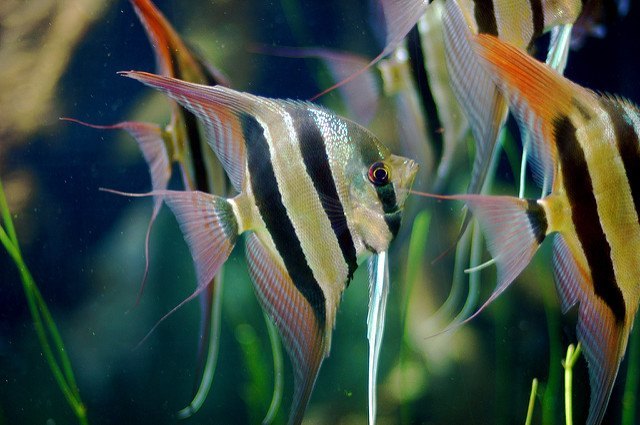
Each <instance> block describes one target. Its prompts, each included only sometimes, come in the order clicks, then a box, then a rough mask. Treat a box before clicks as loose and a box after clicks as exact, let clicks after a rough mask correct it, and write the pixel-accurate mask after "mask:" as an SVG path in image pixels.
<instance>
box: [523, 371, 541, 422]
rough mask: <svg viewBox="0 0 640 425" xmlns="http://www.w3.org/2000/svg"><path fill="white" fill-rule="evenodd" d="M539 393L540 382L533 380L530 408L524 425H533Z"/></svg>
mask: <svg viewBox="0 0 640 425" xmlns="http://www.w3.org/2000/svg"><path fill="white" fill-rule="evenodd" d="M537 392H538V380H537V379H536V378H533V382H531V394H530V395H529V407H528V408H527V419H526V420H525V422H524V425H531V420H532V419H533V407H534V404H535V402H536V393H537Z"/></svg>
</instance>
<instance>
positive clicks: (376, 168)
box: [369, 162, 389, 186]
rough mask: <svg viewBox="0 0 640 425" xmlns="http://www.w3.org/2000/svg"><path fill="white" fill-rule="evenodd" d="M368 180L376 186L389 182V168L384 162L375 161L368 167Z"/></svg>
mask: <svg viewBox="0 0 640 425" xmlns="http://www.w3.org/2000/svg"><path fill="white" fill-rule="evenodd" d="M369 181H370V182H371V183H373V184H374V185H376V186H384V185H385V184H387V183H389V168H387V165H386V164H385V163H384V162H376V163H374V164H373V165H371V167H369Z"/></svg>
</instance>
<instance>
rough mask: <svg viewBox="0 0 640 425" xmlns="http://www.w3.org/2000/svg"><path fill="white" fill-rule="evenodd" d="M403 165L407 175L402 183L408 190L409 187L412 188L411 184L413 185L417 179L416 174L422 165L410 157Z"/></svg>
mask: <svg viewBox="0 0 640 425" xmlns="http://www.w3.org/2000/svg"><path fill="white" fill-rule="evenodd" d="M403 165H404V169H405V176H404V178H403V179H402V180H401V185H402V187H403V188H405V189H406V190H407V191H408V190H409V189H411V186H413V182H414V180H415V179H416V174H418V170H419V169H420V166H419V165H418V163H417V162H415V161H414V160H413V159H408V158H407V159H405V162H404V164H403Z"/></svg>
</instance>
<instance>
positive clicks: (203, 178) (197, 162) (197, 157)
mask: <svg viewBox="0 0 640 425" xmlns="http://www.w3.org/2000/svg"><path fill="white" fill-rule="evenodd" d="M167 50H168V51H169V56H170V61H171V72H172V76H173V77H174V78H177V79H179V80H182V70H181V69H180V66H179V62H178V58H177V57H176V52H175V51H174V49H173V48H172V47H171V46H168V48H167ZM179 108H180V113H181V114H182V117H183V118H184V125H185V131H186V132H187V142H188V143H189V150H190V153H191V155H190V157H191V166H192V167H193V173H194V180H195V185H196V187H195V188H194V189H196V190H200V191H202V192H207V193H208V192H209V190H210V187H209V179H208V178H207V168H206V167H205V164H204V155H203V152H202V140H201V138H200V130H199V129H198V120H197V119H196V116H195V115H194V114H192V113H191V112H190V111H189V110H188V109H186V108H185V107H184V106H182V105H180V106H179ZM174 131H175V130H174Z"/></svg>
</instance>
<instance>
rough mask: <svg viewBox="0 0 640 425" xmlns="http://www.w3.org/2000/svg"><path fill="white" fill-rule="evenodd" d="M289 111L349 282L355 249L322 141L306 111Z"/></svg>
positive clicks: (355, 259) (353, 269) (305, 163)
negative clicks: (347, 273)
mask: <svg viewBox="0 0 640 425" xmlns="http://www.w3.org/2000/svg"><path fill="white" fill-rule="evenodd" d="M290 112H291V116H292V118H293V124H294V126H295V130H296V134H297V136H298V141H299V143H300V151H301V152H302V159H303V161H304V166H305V167H306V169H307V174H309V177H311V181H313V186H314V187H315V189H316V191H317V192H318V195H319V197H320V202H321V203H322V208H323V209H324V212H325V214H326V215H327V217H328V218H329V221H330V223H331V228H332V229H333V233H334V234H335V235H336V239H338V244H339V245H340V251H342V257H343V258H344V261H345V262H346V263H347V266H348V268H349V275H348V280H349V281H350V280H351V278H353V273H354V272H355V271H356V268H357V267H358V259H357V257H356V247H355V245H354V243H353V238H352V236H351V232H350V231H349V227H348V226H347V217H346V215H345V214H344V209H343V207H342V203H341V202H340V198H339V197H338V190H337V189H336V184H335V180H334V178H333V173H332V172H331V167H330V165H329V157H328V155H327V147H326V145H325V143H324V138H323V137H322V134H321V133H320V130H319V129H318V126H317V125H316V123H315V121H314V120H313V118H312V117H311V116H310V115H309V112H308V111H306V110H305V111H301V110H297V109H296V110H290Z"/></svg>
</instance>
